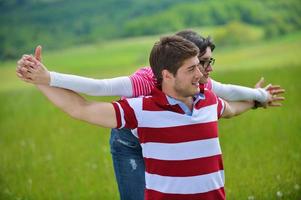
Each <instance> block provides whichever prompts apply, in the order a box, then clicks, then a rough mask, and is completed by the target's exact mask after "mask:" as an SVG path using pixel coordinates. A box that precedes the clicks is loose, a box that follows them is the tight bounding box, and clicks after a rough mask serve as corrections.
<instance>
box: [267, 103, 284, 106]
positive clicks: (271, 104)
mask: <svg viewBox="0 0 301 200" xmlns="http://www.w3.org/2000/svg"><path fill="white" fill-rule="evenodd" d="M269 106H270V107H279V106H282V103H270V104H269Z"/></svg>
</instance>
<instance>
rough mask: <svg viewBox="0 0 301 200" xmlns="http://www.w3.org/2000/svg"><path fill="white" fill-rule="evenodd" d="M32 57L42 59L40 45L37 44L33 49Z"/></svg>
mask: <svg viewBox="0 0 301 200" xmlns="http://www.w3.org/2000/svg"><path fill="white" fill-rule="evenodd" d="M34 57H35V58H36V59H37V60H38V61H41V60H42V46H41V45H38V46H37V47H36V49H35V53H34Z"/></svg>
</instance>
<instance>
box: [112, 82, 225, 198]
mask: <svg viewBox="0 0 301 200" xmlns="http://www.w3.org/2000/svg"><path fill="white" fill-rule="evenodd" d="M152 94H153V95H152V96H148V97H141V98H133V99H126V100H120V101H118V102H114V103H113V106H114V108H115V111H116V119H117V124H118V128H123V127H127V128H130V129H135V128H137V133H138V138H139V142H140V144H141V147H142V154H143V157H144V160H145V167H146V172H145V181H146V189H145V199H147V200H161V199H162V200H163V199H164V200H166V199H172V200H186V199H187V200H195V199H198V200H199V199H204V200H224V199H225V192H224V168H223V163H222V155H221V148H220V144H219V139H218V127H217V120H218V118H219V117H220V116H221V114H222V112H223V109H224V103H223V101H222V100H221V99H220V98H218V97H216V96H215V95H214V94H213V93H212V92H211V91H209V90H208V89H205V90H204V96H205V99H201V98H198V99H197V100H196V101H195V103H194V108H193V112H192V115H191V116H190V115H186V114H184V112H183V110H182V109H181V108H180V107H179V105H177V104H176V105H170V104H169V103H168V100H167V98H166V95H165V94H164V93H163V92H162V91H160V90H158V89H156V88H154V90H153V91H152Z"/></svg>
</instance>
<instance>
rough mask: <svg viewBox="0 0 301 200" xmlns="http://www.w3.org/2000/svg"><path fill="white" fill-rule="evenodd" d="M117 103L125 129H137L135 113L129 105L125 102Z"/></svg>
mask: <svg viewBox="0 0 301 200" xmlns="http://www.w3.org/2000/svg"><path fill="white" fill-rule="evenodd" d="M118 103H119V104H120V106H121V107H122V109H123V112H124V120H125V128H130V129H134V128H137V125H138V121H137V118H136V116H135V112H134V110H133V108H132V107H131V106H130V105H129V103H128V102H127V100H125V99H124V100H119V101H118Z"/></svg>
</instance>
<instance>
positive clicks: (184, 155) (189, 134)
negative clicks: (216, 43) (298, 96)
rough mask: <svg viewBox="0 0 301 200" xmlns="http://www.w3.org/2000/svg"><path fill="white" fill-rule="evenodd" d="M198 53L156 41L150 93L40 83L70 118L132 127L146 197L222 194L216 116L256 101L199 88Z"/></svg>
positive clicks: (30, 61)
mask: <svg viewBox="0 0 301 200" xmlns="http://www.w3.org/2000/svg"><path fill="white" fill-rule="evenodd" d="M197 55H198V48H197V47H196V46H195V45H194V44H192V43H191V42H188V41H187V40H184V39H183V38H181V37H177V36H172V37H165V38H162V39H161V40H160V42H159V43H157V44H155V46H154V48H153V50H152V52H151V55H150V63H151V67H152V70H153V71H154V74H155V76H156V79H157V82H158V85H159V86H160V88H161V90H160V89H157V88H154V91H153V96H149V97H144V98H134V99H129V100H121V101H119V102H116V103H113V104H110V103H99V102H89V101H86V100H85V99H84V98H82V97H81V96H79V95H77V94H76V93H74V92H72V91H68V90H64V89H59V88H51V87H48V86H41V85H39V86H38V88H39V89H40V90H41V91H42V92H43V93H44V94H45V95H46V96H47V97H48V98H49V99H50V100H51V101H52V102H53V103H54V104H55V105H56V106H58V107H59V108H61V109H62V110H63V111H65V112H66V113H68V114H69V115H71V116H73V117H74V118H77V119H81V120H84V121H87V122H89V123H93V124H97V125H100V126H104V127H112V128H115V127H118V128H122V127H126V128H130V129H136V131H137V135H138V137H139V142H140V143H141V144H142V145H141V146H142V152H143V157H144V159H145V166H146V177H145V179H146V193H145V194H146V195H145V198H146V199H225V196H224V190H223V187H224V179H223V166H222V160H221V151H220V147H219V142H218V136H217V123H216V122H217V118H218V117H220V116H222V117H231V116H234V115H237V114H240V113H242V112H244V111H246V110H248V109H250V108H251V107H253V106H254V102H235V103H233V102H231V103H227V102H224V101H223V100H221V99H219V98H217V97H216V96H215V95H214V94H213V93H212V92H210V91H209V90H207V89H205V90H204V91H202V90H201V89H200V87H199V86H200V84H199V81H200V80H201V78H202V76H203V74H202V73H201V71H200V69H199V60H198V57H197ZM37 57H39V56H37ZM18 63H19V65H20V66H21V67H25V66H31V67H29V68H27V69H28V71H30V72H33V71H35V70H36V69H37V68H38V65H42V64H41V63H40V62H38V61H37V60H35V59H34V58H33V57H30V56H25V57H24V58H23V59H21V60H20V61H19V62H18ZM271 101H272V102H273V101H276V99H273V98H272V99H271ZM154 119H156V120H154ZM204 163H205V164H204Z"/></svg>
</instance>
